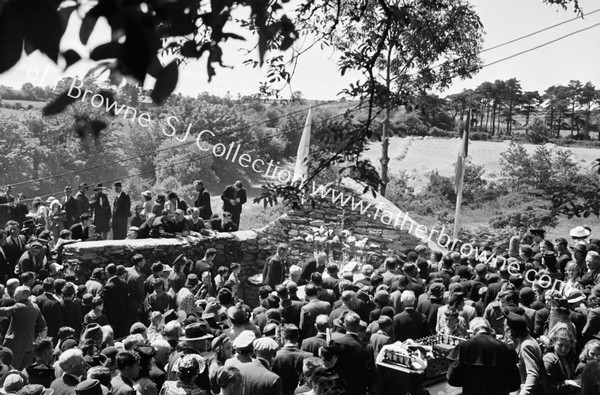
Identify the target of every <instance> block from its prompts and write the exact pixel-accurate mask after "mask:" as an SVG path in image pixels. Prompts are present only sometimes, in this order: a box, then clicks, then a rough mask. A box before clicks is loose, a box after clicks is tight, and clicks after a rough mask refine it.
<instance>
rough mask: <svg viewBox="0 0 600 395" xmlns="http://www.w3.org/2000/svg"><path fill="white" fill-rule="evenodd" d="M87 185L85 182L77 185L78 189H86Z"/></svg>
mask: <svg viewBox="0 0 600 395" xmlns="http://www.w3.org/2000/svg"><path fill="white" fill-rule="evenodd" d="M87 187H88V184H87V182H82V183H81V184H79V188H87Z"/></svg>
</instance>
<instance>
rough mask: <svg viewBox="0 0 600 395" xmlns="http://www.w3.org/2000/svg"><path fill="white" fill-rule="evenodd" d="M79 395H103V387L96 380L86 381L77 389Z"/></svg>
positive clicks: (78, 385)
mask: <svg viewBox="0 0 600 395" xmlns="http://www.w3.org/2000/svg"><path fill="white" fill-rule="evenodd" d="M75 393H76V394H77V395H102V386H101V385H100V381H98V380H96V379H89V380H84V381H82V382H81V383H79V384H77V386H76V387H75Z"/></svg>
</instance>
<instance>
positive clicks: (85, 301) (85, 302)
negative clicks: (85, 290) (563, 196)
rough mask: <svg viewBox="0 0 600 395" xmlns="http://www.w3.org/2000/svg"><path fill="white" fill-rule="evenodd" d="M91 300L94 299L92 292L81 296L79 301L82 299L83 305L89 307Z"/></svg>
mask: <svg viewBox="0 0 600 395" xmlns="http://www.w3.org/2000/svg"><path fill="white" fill-rule="evenodd" d="M92 300H94V295H92V294H85V295H83V297H82V298H81V301H82V303H83V305H84V306H86V307H91V306H92Z"/></svg>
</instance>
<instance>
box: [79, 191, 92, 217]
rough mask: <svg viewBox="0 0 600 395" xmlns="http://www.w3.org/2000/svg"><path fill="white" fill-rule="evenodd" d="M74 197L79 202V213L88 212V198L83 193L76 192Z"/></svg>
mask: <svg viewBox="0 0 600 395" xmlns="http://www.w3.org/2000/svg"><path fill="white" fill-rule="evenodd" d="M75 199H76V200H77V202H78V203H79V209H80V210H81V212H80V213H79V215H81V214H85V213H89V212H90V199H88V197H87V196H86V195H85V194H83V193H81V192H77V193H76V194H75Z"/></svg>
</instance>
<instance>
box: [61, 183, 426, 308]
mask: <svg viewBox="0 0 600 395" xmlns="http://www.w3.org/2000/svg"><path fill="white" fill-rule="evenodd" d="M333 188H335V190H336V191H337V192H338V193H344V194H345V197H346V198H347V197H353V198H354V199H355V202H358V201H359V200H360V199H362V200H363V206H362V207H363V208H365V207H367V205H369V204H370V205H369V206H368V208H366V209H365V210H364V212H363V213H362V214H361V213H360V212H359V210H352V209H351V207H352V206H351V205H348V204H346V205H345V206H344V207H342V206H341V205H340V203H339V201H338V202H336V203H332V201H331V195H330V196H325V197H323V198H322V199H320V201H319V202H318V203H317V205H316V206H315V208H312V207H310V205H307V206H308V207H305V208H304V209H303V210H290V211H289V212H288V213H287V214H285V215H283V216H282V217H280V218H278V219H277V220H275V221H274V222H272V223H270V224H269V225H267V226H265V227H263V228H261V229H257V230H249V231H239V232H233V233H220V234H218V235H217V236H216V237H203V238H201V239H196V238H191V237H190V238H187V239H186V240H177V239H143V240H107V241H90V242H82V243H74V244H70V245H67V246H65V249H64V252H63V261H64V262H66V263H68V264H69V265H70V266H71V267H72V270H73V271H74V272H75V273H76V275H77V276H78V277H79V278H82V279H84V278H87V277H88V276H89V275H90V274H91V271H92V270H93V269H94V268H95V267H104V266H106V265H107V264H108V263H115V264H127V263H129V262H130V260H131V257H132V256H133V255H134V254H142V255H143V256H144V257H145V258H146V261H147V262H154V261H157V260H160V261H161V262H163V263H166V264H171V263H172V262H173V260H174V259H175V258H176V257H177V256H178V255H179V254H182V253H183V254H185V256H186V257H188V258H189V259H192V260H197V259H200V258H201V257H202V255H203V253H204V251H205V250H206V249H207V248H211V247H212V248H215V249H216V250H217V258H216V264H217V266H219V265H227V266H229V264H231V263H232V262H238V263H240V264H241V266H242V272H241V275H240V277H241V280H242V286H241V287H240V295H239V296H240V297H242V298H243V299H244V300H245V301H246V303H248V304H250V305H251V306H255V305H256V304H257V303H258V297H257V294H258V286H256V285H253V284H251V283H249V282H247V281H246V280H247V279H248V278H249V277H251V276H253V275H255V274H257V273H261V272H262V268H263V266H264V263H265V261H266V259H267V258H268V257H269V256H270V255H272V254H274V253H275V250H276V247H277V244H279V243H288V245H289V246H290V255H289V259H290V261H291V262H292V263H300V262H301V261H302V260H303V259H306V258H308V257H311V256H313V254H314V251H315V242H314V240H315V238H316V237H317V236H315V235H318V234H319V229H321V228H323V229H330V230H331V233H332V236H333V235H337V236H338V237H340V238H341V239H344V235H342V230H344V229H346V230H349V231H351V232H352V234H353V235H354V236H355V237H356V239H357V240H358V241H359V242H360V241H363V242H364V239H365V238H366V239H367V240H366V242H364V246H363V247H361V248H359V249H358V250H357V251H358V254H359V255H360V256H361V257H364V260H363V262H369V263H372V264H373V265H374V266H378V265H379V264H381V263H382V262H383V259H384V258H385V256H386V255H387V254H388V252H389V251H390V250H397V251H398V250H399V251H404V250H406V249H409V248H414V246H415V245H417V244H418V243H419V241H420V240H419V239H418V238H416V237H415V236H413V235H411V234H409V233H408V232H407V231H405V230H399V229H395V228H394V227H393V223H390V222H389V221H385V220H384V221H383V222H382V219H381V216H382V215H383V214H384V213H385V212H386V211H388V212H390V213H395V212H396V211H397V210H398V209H397V208H395V206H393V205H392V204H391V203H390V202H389V201H387V200H385V199H384V198H381V197H377V198H373V196H372V195H371V194H366V195H362V189H363V186H361V185H360V184H358V183H356V182H354V181H352V180H348V179H346V180H344V182H343V183H342V184H341V185H337V186H333ZM394 210H396V211H394ZM376 214H378V215H376ZM374 217H377V218H374ZM342 222H343V225H342ZM384 222H387V223H390V225H386V224H385V223H384ZM332 236H330V237H329V243H325V244H326V249H328V250H329V252H330V257H331V259H335V260H342V244H341V243H338V242H331V238H332Z"/></svg>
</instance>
